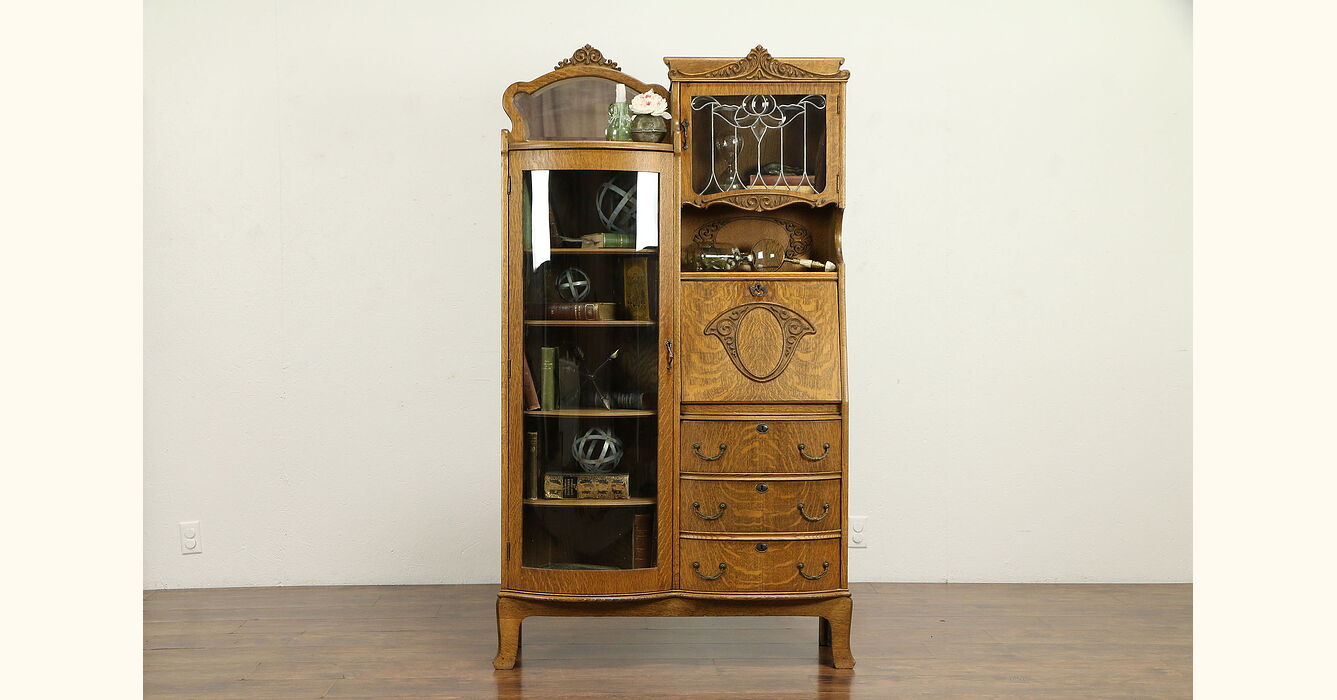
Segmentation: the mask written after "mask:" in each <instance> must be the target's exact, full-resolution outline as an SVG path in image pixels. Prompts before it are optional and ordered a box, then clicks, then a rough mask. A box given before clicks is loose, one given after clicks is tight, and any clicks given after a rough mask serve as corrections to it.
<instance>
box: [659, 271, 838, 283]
mask: <svg viewBox="0 0 1337 700" xmlns="http://www.w3.org/2000/svg"><path fill="white" fill-rule="evenodd" d="M839 274H840V273H839V272H684V273H682V280H683V281H684V282H693V281H700V280H727V281H733V282H738V281H740V280H742V281H747V282H751V281H752V280H766V281H768V282H778V281H781V280H790V281H794V282H798V281H804V280H806V281H809V282H813V281H822V280H830V281H832V282H834V281H836V278H837V277H838V276H839Z"/></svg>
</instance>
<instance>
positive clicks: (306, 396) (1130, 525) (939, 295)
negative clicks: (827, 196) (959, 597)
mask: <svg viewBox="0 0 1337 700" xmlns="http://www.w3.org/2000/svg"><path fill="white" fill-rule="evenodd" d="M780 4H781V3H776V2H771V3H769V4H768V5H767V7H768V8H772V9H775V8H777V7H778V5H780ZM631 5H632V4H631V3H623V4H618V5H615V6H614V7H616V8H617V10H616V11H607V10H605V9H604V8H606V7H609V6H608V5H606V4H604V5H594V6H591V9H590V10H589V11H582V12H579V13H577V12H574V11H562V10H560V9H556V8H560V7H571V6H570V5H569V4H568V5H554V4H553V3H533V9H532V11H531V12H530V14H529V15H528V16H530V17H533V18H534V19H523V17H525V15H524V14H522V13H519V12H516V9H517V8H518V6H519V4H518V3H514V2H511V3H492V4H487V3H476V4H471V5H464V4H462V3H461V4H455V3H442V2H430V1H419V2H395V3H379V2H371V1H370V0H366V1H363V2H294V1H287V0H280V1H279V2H274V1H273V0H266V1H265V2H243V1H239V0H234V1H231V2H227V3H202V2H169V1H165V0H155V1H150V2H149V3H147V7H146V10H145V22H146V35H145V42H146V46H145V64H146V69H145V72H146V75H145V92H146V95H145V120H146V124H145V142H146V153H145V172H146V175H145V178H146V183H145V221H146V230H145V247H144V252H145V278H146V279H145V347H146V357H145V382H146V386H145V399H146V400H145V413H146V415H145V432H146V435H145V443H146V444H145V448H146V449H145V452H146V464H145V513H144V547H145V571H144V579H145V580H144V585H145V586H146V587H148V588H159V587H182V586H236V585H273V584H312V583H320V584H337V583H426V582H447V583H458V582H487V581H496V580H497V579H498V566H499V564H498V556H497V543H498V540H499V533H498V488H499V487H498V437H497V436H498V432H499V413H500V407H499V402H498V397H497V391H498V383H499V378H498V337H499V326H498V320H497V312H498V309H499V307H500V298H499V294H500V289H499V270H498V264H497V261H496V260H497V251H498V238H497V236H498V219H499V194H498V179H499V169H498V158H497V149H498V131H499V130H500V129H501V128H503V127H505V126H506V125H507V122H506V120H505V117H504V115H503V114H502V112H501V108H500V97H501V93H502V91H503V90H504V89H505V87H506V86H507V84H509V83H511V82H513V81H518V80H528V79H531V78H533V77H535V76H537V75H539V74H541V73H543V72H545V71H547V70H549V69H550V68H551V67H552V65H553V64H554V63H555V62H556V61H557V60H558V59H560V58H563V57H565V56H568V55H570V53H571V51H572V50H573V49H575V48H576V47H578V46H580V45H582V44H584V43H586V42H590V43H593V44H594V45H595V46H597V47H599V48H600V49H602V50H603V51H604V52H605V54H606V55H607V56H609V57H610V58H612V59H613V60H616V61H618V62H619V63H621V65H622V67H623V69H624V70H625V71H626V72H628V73H629V74H631V75H634V76H637V77H639V78H641V79H643V80H646V81H650V82H660V83H663V82H666V78H665V69H664V66H663V64H662V62H661V61H660V57H661V56H664V55H704V56H711V55H742V54H744V53H746V52H747V51H748V50H749V49H750V48H751V47H753V46H755V45H756V44H757V43H762V44H764V45H765V46H766V47H767V48H769V49H771V50H772V52H773V53H774V54H775V55H777V56H786V55H799V56H802V55H838V56H845V57H847V59H848V61H847V63H846V67H847V68H849V69H850V70H851V71H852V73H853V78H852V80H851V82H850V86H849V89H850V97H849V133H848V137H849V138H848V144H849V145H848V157H849V164H848V176H847V182H848V187H849V202H848V203H849V209H848V214H847V216H846V217H845V241H846V255H847V258H848V260H850V261H851V262H850V265H849V278H850V289H849V299H848V302H849V309H848V312H849V321H850V328H849V334H848V335H849V360H850V368H849V373H850V377H851V378H852V379H853V383H852V386H851V392H850V393H851V403H852V409H853V419H852V423H851V426H852V429H851V433H852V445H851V450H850V458H851V469H850V471H851V476H852V480H853V481H852V484H853V488H852V493H851V502H852V509H853V512H855V513H864V514H867V515H869V516H870V517H871V520H870V527H871V531H872V540H873V544H872V546H871V547H869V548H868V549H866V550H854V551H853V552H852V564H851V566H852V568H851V579H852V580H912V581H1187V580H1190V577H1191V569H1190V565H1191V556H1190V466H1189V462H1190V454H1189V444H1190V443H1189V427H1190V405H1189V402H1190V387H1189V380H1190V372H1189V370H1190V332H1189V327H1190V326H1189V319H1190V299H1189V279H1190V220H1189V197H1190V171H1189V156H1190V106H1191V102H1190V91H1191V90H1190V80H1191V76H1190V22H1191V20H1190V11H1189V6H1188V3H1187V2H1172V1H1169V0H1162V1H1152V0H1142V1H1128V0H1107V1H1101V2H1091V1H1088V2H1069V1H1066V0H1050V1H1043V0H1030V1H1023V2H1009V3H998V2H990V1H988V0H979V1H978V2H941V1H938V0H920V1H918V2H871V3H862V4H858V5H855V4H852V3H845V4H840V5H837V4H831V5H820V4H818V5H814V4H813V3H811V2H802V3H792V4H791V6H792V12H780V11H768V12H764V13H757V12H755V11H749V9H748V8H752V7H754V6H748V5H735V7H736V8H737V9H736V10H725V9H723V7H724V6H722V5H721V4H719V3H716V2H687V1H684V2H679V3H675V4H674V5H673V10H672V13H671V16H667V15H662V16H658V17H654V18H650V19H639V20H638V19H634V18H630V17H625V18H620V19H608V17H609V16H616V15H622V14H623V13H625V12H627V9H626V8H628V7H630V6H631ZM841 7H843V8H845V9H844V10H839V9H838V8H841ZM462 8H468V9H462ZM816 9H820V10H821V11H820V12H818V11H815V10H816ZM789 16H796V17H801V18H802V19H801V21H794V20H790V19H787V17H789ZM527 27H528V28H531V29H532V30H531V31H527V32H523V33H511V32H520V31H522V30H524V29H525V28H527ZM735 28H736V29H735ZM188 519H200V520H202V521H203V543H204V553H203V554H200V555H192V556H182V555H181V554H180V553H179V550H178V547H177V530H176V523H177V522H178V521H180V520H188Z"/></svg>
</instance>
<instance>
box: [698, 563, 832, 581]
mask: <svg viewBox="0 0 1337 700" xmlns="http://www.w3.org/2000/svg"><path fill="white" fill-rule="evenodd" d="M693 566H695V565H693ZM830 570H831V562H829V561H824V562H822V573H820V574H817V575H816V576H809V575H808V574H806V573H804V571H803V562H799V563H798V575H799V576H802V577H803V578H806V579H808V580H809V581H816V580H817V579H819V578H821V577H823V576H825V575H826V574H827V572H828V571H830ZM716 578H718V577H716Z"/></svg>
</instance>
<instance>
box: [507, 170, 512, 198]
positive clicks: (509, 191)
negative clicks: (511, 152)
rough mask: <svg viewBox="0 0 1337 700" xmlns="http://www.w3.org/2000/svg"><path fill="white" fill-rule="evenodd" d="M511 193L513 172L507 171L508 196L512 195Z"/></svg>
mask: <svg viewBox="0 0 1337 700" xmlns="http://www.w3.org/2000/svg"><path fill="white" fill-rule="evenodd" d="M510 194H511V174H510V173H509V172H507V173H506V195H507V196H510Z"/></svg>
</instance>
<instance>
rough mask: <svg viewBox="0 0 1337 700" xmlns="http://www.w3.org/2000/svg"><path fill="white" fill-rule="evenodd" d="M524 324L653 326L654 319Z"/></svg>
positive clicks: (532, 324) (534, 322)
mask: <svg viewBox="0 0 1337 700" xmlns="http://www.w3.org/2000/svg"><path fill="white" fill-rule="evenodd" d="M525 325H526V326H591V327H594V326H610V327H614V328H616V327H632V326H653V325H655V322H654V321H525Z"/></svg>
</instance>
